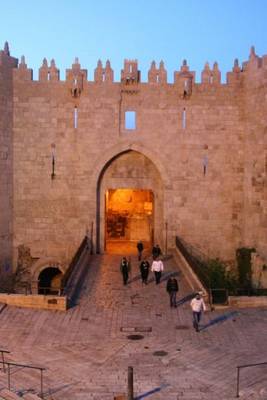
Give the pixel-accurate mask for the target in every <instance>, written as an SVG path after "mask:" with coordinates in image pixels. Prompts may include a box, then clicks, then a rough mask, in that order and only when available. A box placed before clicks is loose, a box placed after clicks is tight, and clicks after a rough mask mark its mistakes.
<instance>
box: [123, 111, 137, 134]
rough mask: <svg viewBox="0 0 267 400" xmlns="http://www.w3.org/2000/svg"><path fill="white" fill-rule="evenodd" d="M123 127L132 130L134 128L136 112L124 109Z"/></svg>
mask: <svg viewBox="0 0 267 400" xmlns="http://www.w3.org/2000/svg"><path fill="white" fill-rule="evenodd" d="M125 129H129V130H134V129H136V112H135V111H126V112H125Z"/></svg>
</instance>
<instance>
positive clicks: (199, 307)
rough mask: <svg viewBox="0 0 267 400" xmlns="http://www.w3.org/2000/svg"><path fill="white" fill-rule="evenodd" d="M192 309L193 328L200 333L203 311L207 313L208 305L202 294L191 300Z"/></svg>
mask: <svg viewBox="0 0 267 400" xmlns="http://www.w3.org/2000/svg"><path fill="white" fill-rule="evenodd" d="M190 305H191V309H192V312H193V327H194V328H195V330H196V332H199V323H200V319H201V314H202V311H206V305H205V303H204V300H203V298H202V296H201V294H200V293H197V294H196V296H195V297H194V298H193V300H191V303H190Z"/></svg>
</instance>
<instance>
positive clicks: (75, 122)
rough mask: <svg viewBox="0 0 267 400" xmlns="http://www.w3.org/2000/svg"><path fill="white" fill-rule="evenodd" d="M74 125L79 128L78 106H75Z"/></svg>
mask: <svg viewBox="0 0 267 400" xmlns="http://www.w3.org/2000/svg"><path fill="white" fill-rule="evenodd" d="M73 125H74V129H77V128H78V108H77V107H74V114H73Z"/></svg>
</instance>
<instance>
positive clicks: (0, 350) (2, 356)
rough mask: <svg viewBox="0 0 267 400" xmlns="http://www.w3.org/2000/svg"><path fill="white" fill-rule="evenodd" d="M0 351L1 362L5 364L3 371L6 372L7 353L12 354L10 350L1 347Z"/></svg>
mask: <svg viewBox="0 0 267 400" xmlns="http://www.w3.org/2000/svg"><path fill="white" fill-rule="evenodd" d="M0 353H1V363H2V365H3V371H4V372H6V368H5V354H10V351H8V350H2V349H0Z"/></svg>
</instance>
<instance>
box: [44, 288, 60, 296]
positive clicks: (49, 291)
mask: <svg viewBox="0 0 267 400" xmlns="http://www.w3.org/2000/svg"><path fill="white" fill-rule="evenodd" d="M61 293H62V288H61V287H60V288H53V287H51V286H47V287H46V286H38V294H44V295H52V296H61Z"/></svg>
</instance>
